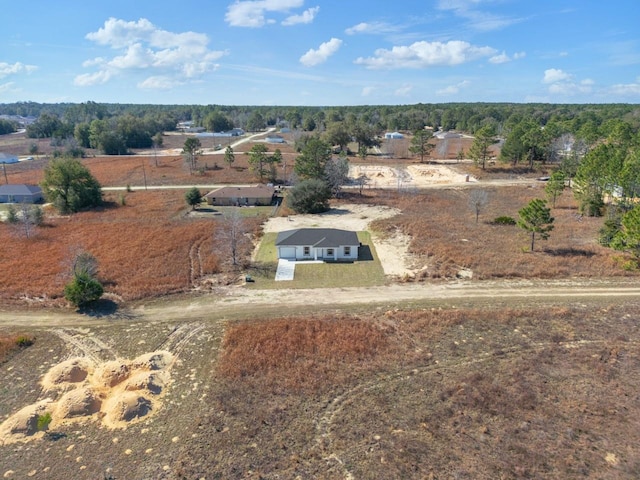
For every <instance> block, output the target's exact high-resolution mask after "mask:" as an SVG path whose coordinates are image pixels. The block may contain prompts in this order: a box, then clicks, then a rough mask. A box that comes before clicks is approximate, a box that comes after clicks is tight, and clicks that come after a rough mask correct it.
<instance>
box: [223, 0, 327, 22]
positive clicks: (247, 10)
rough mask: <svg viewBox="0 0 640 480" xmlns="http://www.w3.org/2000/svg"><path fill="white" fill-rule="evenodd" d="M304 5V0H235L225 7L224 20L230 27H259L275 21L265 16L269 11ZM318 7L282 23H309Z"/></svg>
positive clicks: (290, 8)
mask: <svg viewBox="0 0 640 480" xmlns="http://www.w3.org/2000/svg"><path fill="white" fill-rule="evenodd" d="M303 6H304V0H236V1H235V2H234V3H232V4H231V5H229V6H228V7H227V13H226V14H225V16H224V19H225V21H226V22H227V23H228V24H229V25H230V26H232V27H249V28H259V27H263V26H264V25H266V24H271V23H275V20H274V19H272V18H267V14H269V13H285V14H286V13H289V12H290V11H291V10H293V9H295V8H301V7H303ZM319 9H320V7H313V8H309V9H308V10H306V11H305V12H303V13H301V14H296V15H291V16H289V17H287V18H286V19H285V20H284V21H283V22H282V24H283V25H286V26H290V25H297V24H299V23H310V22H312V21H313V19H314V18H315V16H316V15H317V13H318V11H319Z"/></svg>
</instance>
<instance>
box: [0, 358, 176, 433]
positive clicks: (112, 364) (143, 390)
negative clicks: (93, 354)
mask: <svg viewBox="0 0 640 480" xmlns="http://www.w3.org/2000/svg"><path fill="white" fill-rule="evenodd" d="M174 358H175V357H174V356H173V354H171V353H170V352H168V351H157V352H151V353H146V354H143V355H140V356H139V357H137V358H135V359H133V360H126V359H118V360H111V361H107V362H98V363H96V361H95V360H91V359H89V358H86V357H78V358H71V359H68V360H65V361H63V362H60V363H59V364H57V365H54V366H53V367H51V368H50V369H49V371H48V372H47V373H46V374H45V375H44V377H43V378H42V382H41V383H42V389H43V392H44V394H46V395H47V396H49V397H51V398H48V399H46V400H42V401H40V402H37V403H35V404H33V405H28V406H26V407H24V408H23V409H21V410H20V411H18V412H17V413H15V414H14V415H12V416H11V417H9V418H8V419H7V420H5V421H4V422H3V423H2V424H0V445H3V444H11V443H15V442H20V441H28V440H31V439H33V438H39V437H40V436H42V432H38V428H37V424H38V417H39V416H41V415H45V414H47V413H48V414H49V415H51V424H50V425H49V428H50V429H51V428H55V427H57V426H59V425H62V424H64V423H67V422H69V421H74V420H89V419H96V418H97V419H98V420H99V421H100V422H101V423H102V424H103V425H104V426H106V427H107V428H124V427H126V426H127V425H128V424H130V423H132V422H134V421H136V420H139V419H142V418H147V417H148V416H149V415H151V414H152V413H153V412H156V411H157V410H158V409H159V408H160V407H161V405H162V404H161V395H162V393H163V391H164V389H165V387H166V385H167V384H168V383H169V381H170V373H169V370H170V368H171V366H172V364H173V362H174ZM54 399H55V400H54ZM38 434H39V435H38Z"/></svg>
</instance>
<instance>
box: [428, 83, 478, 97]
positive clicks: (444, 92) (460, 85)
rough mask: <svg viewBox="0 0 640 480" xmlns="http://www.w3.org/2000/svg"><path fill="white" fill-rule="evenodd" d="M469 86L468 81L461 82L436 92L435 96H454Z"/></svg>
mask: <svg viewBox="0 0 640 480" xmlns="http://www.w3.org/2000/svg"><path fill="white" fill-rule="evenodd" d="M469 85H471V82H470V81H469V80H463V81H462V82H459V83H456V84H455V85H449V86H448V87H445V88H442V89H440V90H437V91H436V95H455V94H457V93H459V92H460V89H462V88H466V87H468V86H469Z"/></svg>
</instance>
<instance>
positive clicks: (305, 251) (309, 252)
mask: <svg viewBox="0 0 640 480" xmlns="http://www.w3.org/2000/svg"><path fill="white" fill-rule="evenodd" d="M302 254H303V255H304V256H305V257H308V256H309V255H311V248H310V247H304V248H303V251H302Z"/></svg>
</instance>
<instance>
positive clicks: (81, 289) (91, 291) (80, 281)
mask: <svg viewBox="0 0 640 480" xmlns="http://www.w3.org/2000/svg"><path fill="white" fill-rule="evenodd" d="M103 293H104V289H103V288H102V284H101V283H100V282H99V281H98V280H96V279H95V278H93V277H91V276H90V275H88V274H86V273H80V274H79V275H76V276H75V277H74V278H73V280H71V282H69V283H68V284H67V285H65V287H64V298H66V299H67V300H68V301H69V302H71V303H72V304H73V305H75V306H76V307H83V306H85V305H87V304H89V303H91V302H95V301H96V300H98V299H99V298H100V297H101V296H102V294H103Z"/></svg>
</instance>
